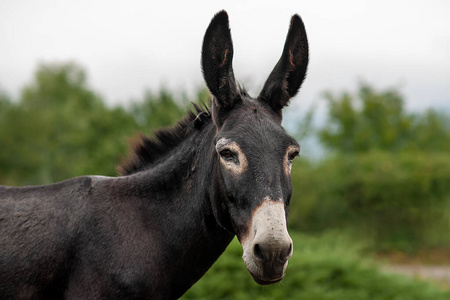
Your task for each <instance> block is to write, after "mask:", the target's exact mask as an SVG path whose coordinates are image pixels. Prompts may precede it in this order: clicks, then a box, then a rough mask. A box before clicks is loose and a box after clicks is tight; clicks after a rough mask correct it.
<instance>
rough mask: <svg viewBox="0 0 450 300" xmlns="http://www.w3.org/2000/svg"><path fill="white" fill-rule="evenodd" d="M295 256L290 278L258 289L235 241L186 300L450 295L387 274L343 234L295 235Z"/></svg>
mask: <svg viewBox="0 0 450 300" xmlns="http://www.w3.org/2000/svg"><path fill="white" fill-rule="evenodd" d="M291 236H292V238H293V240H294V255H293V256H292V258H291V260H290V261H289V266H288V270H287V272H286V277H285V278H284V279H283V280H282V281H281V282H280V283H277V284H275V285H272V286H259V285H258V284H256V283H255V282H254V281H253V280H252V279H251V277H250V275H249V274H248V272H247V270H246V268H245V265H244V262H243V261H242V259H241V255H242V248H241V246H240V244H239V243H238V242H237V240H236V239H234V240H233V242H232V243H231V245H230V246H229V247H228V249H227V250H226V251H225V253H224V254H223V255H222V256H221V257H220V258H219V259H218V261H217V262H216V263H215V264H214V266H213V267H212V268H211V269H210V270H209V271H208V272H207V273H206V275H205V276H204V277H203V278H202V279H201V280H200V281H199V282H197V284H195V285H194V286H193V287H192V288H191V289H190V290H189V291H188V292H187V293H186V294H185V295H184V296H183V297H182V299H299V300H302V299H305V300H353V299H354V300H366V299H367V300H369V299H370V300H425V299H427V300H428V299H433V300H441V299H442V300H444V299H450V292H449V291H444V290H442V289H441V288H439V287H438V286H436V285H433V284H431V283H428V282H422V281H418V280H415V279H411V278H407V277H403V276H400V275H391V274H385V273H382V272H381V271H379V270H378V269H377V267H376V265H375V263H374V262H373V261H372V260H371V259H370V258H367V257H364V255H363V254H361V253H363V252H362V251H361V250H362V249H363V247H364V245H362V244H358V243H355V242H354V241H352V240H351V239H349V238H348V237H347V236H346V235H343V234H341V233H339V232H329V233H326V234H322V235H320V236H315V237H314V236H308V235H305V234H298V233H296V234H291Z"/></svg>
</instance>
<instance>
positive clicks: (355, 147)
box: [319, 84, 450, 153]
mask: <svg viewBox="0 0 450 300" xmlns="http://www.w3.org/2000/svg"><path fill="white" fill-rule="evenodd" d="M325 98H326V100H327V101H328V105H329V116H328V123H327V124H326V126H325V128H323V129H322V130H320V131H319V138H320V140H321V141H322V143H323V144H324V145H325V146H326V147H328V148H329V149H332V150H338V151H341V152H344V153H355V152H366V151H369V150H371V149H378V150H385V151H402V150H411V149H420V150H429V151H445V150H448V149H449V147H450V146H448V145H449V143H442V141H443V140H447V141H448V138H449V137H450V135H449V132H450V131H449V128H448V124H446V122H445V119H446V117H445V116H444V115H438V114H437V113H435V112H434V111H433V110H429V111H427V112H426V113H425V114H411V113H408V112H406V111H405V108H404V99H403V97H402V95H401V94H400V93H399V92H398V91H397V90H396V89H388V90H385V91H376V90H375V89H373V88H372V87H370V86H369V85H367V84H362V85H360V87H359V91H358V94H357V95H356V96H355V95H352V94H350V93H348V92H345V93H343V94H341V95H338V96H336V95H333V94H331V93H326V94H325Z"/></svg>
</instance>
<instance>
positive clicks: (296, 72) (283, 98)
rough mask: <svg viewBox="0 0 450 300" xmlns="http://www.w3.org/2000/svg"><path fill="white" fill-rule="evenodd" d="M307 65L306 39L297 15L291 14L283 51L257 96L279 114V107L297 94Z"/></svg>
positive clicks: (286, 103)
mask: <svg viewBox="0 0 450 300" xmlns="http://www.w3.org/2000/svg"><path fill="white" fill-rule="evenodd" d="M307 67H308V39H307V37H306V31H305V26H304V25H303V22H302V19H301V18H300V17H299V16H298V15H294V16H292V19H291V25H290V27H289V32H288V34H287V37H286V42H285V44H284V49H283V53H282V55H281V58H280V60H279V61H278V63H277V64H276V66H275V68H274V69H273V71H272V73H270V75H269V78H268V79H267V81H266V83H265V84H264V87H263V89H262V91H261V93H260V95H259V97H258V99H259V100H260V101H262V102H265V103H266V104H268V105H269V106H270V107H271V108H272V109H273V110H274V111H275V112H276V113H277V114H279V115H280V116H281V109H282V108H283V107H284V106H286V105H288V103H289V99H290V98H291V97H293V96H295V94H297V92H298V90H299V88H300V86H301V84H302V82H303V80H304V79H305V76H306V69H307Z"/></svg>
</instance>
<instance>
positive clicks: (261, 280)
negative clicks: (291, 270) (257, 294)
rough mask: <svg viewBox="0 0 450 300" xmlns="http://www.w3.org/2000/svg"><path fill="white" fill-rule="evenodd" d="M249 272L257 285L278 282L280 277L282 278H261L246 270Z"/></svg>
mask: <svg viewBox="0 0 450 300" xmlns="http://www.w3.org/2000/svg"><path fill="white" fill-rule="evenodd" d="M248 272H249V273H250V275H251V276H252V278H253V280H254V281H255V282H256V283H257V284H259V285H269V284H274V283H277V282H280V281H281V279H283V277H280V278H277V279H262V278H259V277H258V276H256V275H254V274H253V273H252V272H250V271H248Z"/></svg>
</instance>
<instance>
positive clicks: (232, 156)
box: [219, 149, 238, 163]
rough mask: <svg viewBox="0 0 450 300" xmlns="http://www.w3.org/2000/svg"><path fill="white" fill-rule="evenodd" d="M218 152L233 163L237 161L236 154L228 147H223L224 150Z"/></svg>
mask: <svg viewBox="0 0 450 300" xmlns="http://www.w3.org/2000/svg"><path fill="white" fill-rule="evenodd" d="M219 154H220V156H221V157H222V158H223V159H224V160H226V161H229V162H234V163H237V161H238V160H237V157H236V155H235V154H234V153H233V152H232V151H231V150H229V149H224V150H222V151H220V153H219Z"/></svg>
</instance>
